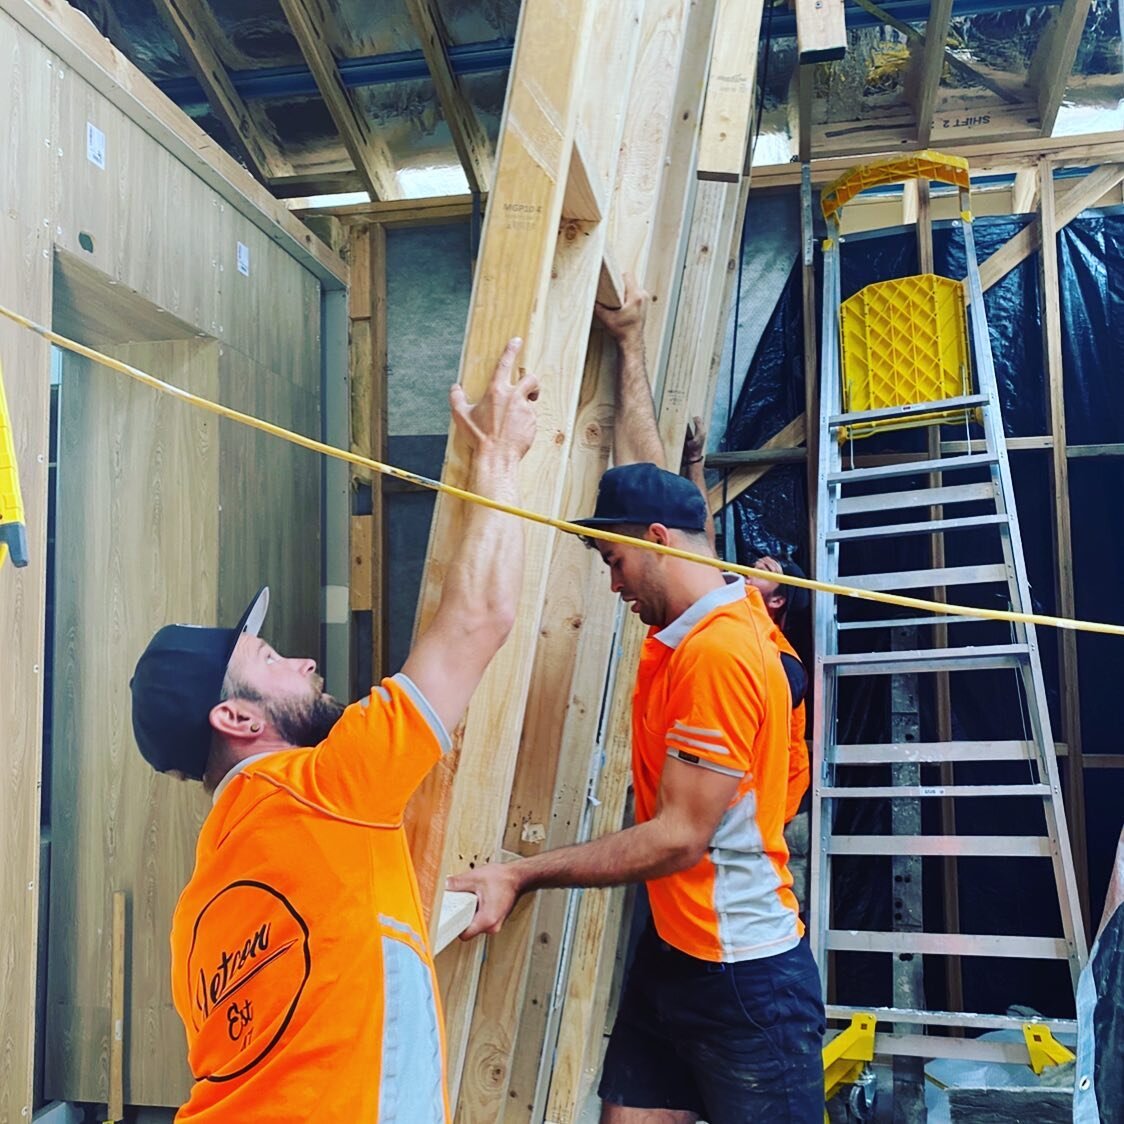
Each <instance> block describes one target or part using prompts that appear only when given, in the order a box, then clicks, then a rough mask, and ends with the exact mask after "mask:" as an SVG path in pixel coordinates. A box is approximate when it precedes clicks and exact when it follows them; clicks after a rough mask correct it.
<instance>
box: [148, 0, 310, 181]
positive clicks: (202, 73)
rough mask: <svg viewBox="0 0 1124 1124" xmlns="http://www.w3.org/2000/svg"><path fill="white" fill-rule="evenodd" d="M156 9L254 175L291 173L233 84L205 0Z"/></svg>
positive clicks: (159, 4)
mask: <svg viewBox="0 0 1124 1124" xmlns="http://www.w3.org/2000/svg"><path fill="white" fill-rule="evenodd" d="M156 10H157V12H158V13H159V14H160V15H161V16H162V17H163V19H164V22H165V23H166V24H167V26H168V27H169V29H170V30H171V32H172V36H173V37H174V38H175V40H176V42H177V43H178V44H179V47H180V53H181V54H182V55H183V56H184V58H185V59H186V60H187V62H188V64H189V65H190V67H191V69H192V71H193V73H194V74H195V77H196V78H197V79H198V81H199V84H200V85H201V86H202V87H203V93H204V94H205V95H206V98H207V103H208V105H210V107H211V110H212V111H213V112H214V114H215V116H216V117H217V118H218V119H219V120H220V121H221V122H222V123H223V125H224V126H225V127H226V131H227V132H228V133H229V134H230V139H231V140H232V141H233V142H234V144H235V145H236V146H237V147H238V149H239V150H240V151H241V153H242V154H243V156H244V157H245V158H246V161H247V163H248V165H249V167H250V170H251V171H252V172H253V173H254V175H256V176H257V177H258V179H260V180H270V179H274V178H276V177H279V176H283V175H286V174H292V167H291V166H290V165H289V163H288V162H287V161H285V160H283V158H282V157H281V154H280V153H279V152H278V151H277V147H276V145H274V144H272V143H271V142H270V141H269V140H268V139H267V138H266V137H265V136H263V135H262V132H261V130H260V129H259V128H258V127H257V125H256V124H255V122H254V119H253V117H252V116H251V114H250V111H249V109H248V108H247V106H246V103H245V102H244V101H243V100H242V95H241V94H240V93H239V92H238V91H237V90H236V89H235V88H234V83H233V82H232V81H231V80H230V75H229V73H227V69H226V67H225V66H224V65H223V62H222V59H221V57H220V56H219V50H218V44H217V43H216V42H215V38H214V35H213V33H212V28H213V22H214V21H213V16H212V15H211V13H210V11H209V10H208V8H207V4H206V2H205V0H156Z"/></svg>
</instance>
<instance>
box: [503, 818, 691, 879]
mask: <svg viewBox="0 0 1124 1124" xmlns="http://www.w3.org/2000/svg"><path fill="white" fill-rule="evenodd" d="M702 853H703V852H702V850H700V849H699V848H698V846H697V845H696V844H694V843H693V842H691V841H689V840H686V839H683V838H680V837H679V836H677V834H676V833H675V832H673V831H669V830H668V828H667V826H666V825H664V824H662V823H661V822H660V820H659V819H658V818H657V819H653V820H649V821H648V822H647V823H642V824H636V825H635V826H634V827H628V828H625V830H624V831H616V832H613V833H612V834H610V835H603V836H601V838H600V839H594V840H592V841H591V842H589V843H578V844H576V845H574V846H572V847H559V848H558V849H557V850H555V851H545V852H544V853H543V854H541V855H535V856H534V857H532V858H529V859H520V860H519V861H518V862H517V863H514V864H512V867H513V868H514V869H513V870H512V873H513V874H514V875H515V876H516V877H517V879H518V883H519V892H520V893H526V892H528V891H530V890H545V889H549V888H551V887H558V886H623V885H626V884H627V883H629V882H643V881H645V880H647V879H650V878H662V877H664V876H665V875H667V874H675V873H676V872H677V871H680V870H686V869H688V868H689V867H692V866H694V865H695V863H696V862H698V861H699V859H700V858H701V857H702Z"/></svg>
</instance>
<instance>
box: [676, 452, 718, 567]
mask: <svg viewBox="0 0 1124 1124" xmlns="http://www.w3.org/2000/svg"><path fill="white" fill-rule="evenodd" d="M681 475H683V476H686V477H687V479H688V480H690V481H691V483H692V484H694V486H695V487H696V488H698V490H699V491H700V492H701V493H702V498H703V501H704V502H705V503H706V537H707V541H708V542H709V543H710V549H711V550H713V549H714V514H713V512H711V510H710V489H709V488H707V486H706V461H705V458H703V457H698V458H697V459H692V460H689V461H685V462H684V463H683V471H682V473H681Z"/></svg>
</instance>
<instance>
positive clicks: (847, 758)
mask: <svg viewBox="0 0 1124 1124" xmlns="http://www.w3.org/2000/svg"><path fill="white" fill-rule="evenodd" d="M828 759H829V760H830V761H832V762H833V763H834V764H836V765H935V764H938V763H941V762H945V761H953V762H955V761H1037V760H1038V750H1037V749H1036V747H1035V745H1034V743H1033V742H1027V741H1022V742H887V743H881V744H873V743H868V744H865V745H837V746H835V748H834V749H833V750H829V757H828Z"/></svg>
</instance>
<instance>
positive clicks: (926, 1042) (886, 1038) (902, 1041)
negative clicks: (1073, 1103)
mask: <svg viewBox="0 0 1124 1124" xmlns="http://www.w3.org/2000/svg"><path fill="white" fill-rule="evenodd" d="M874 1052H875V1054H876V1055H877V1056H878V1057H880V1058H929V1059H932V1058H951V1059H954V1060H955V1061H974V1062H1002V1063H1005V1064H1007V1065H1021V1066H1027V1065H1029V1064H1030V1060H1029V1055H1028V1053H1027V1046H1026V1042H1025V1041H1024V1040H1023V1039H1022V1038H1020V1039H1019V1040H1018V1041H1015V1042H997V1041H996V1040H995V1039H994V1038H982V1037H981V1038H944V1037H941V1036H940V1035H936V1034H875V1036H874ZM1057 1092H1058V1094H1060V1095H1064V1090H1062V1089H1058V1090H1057ZM1045 1095H1046V1094H1044V1096H1045Z"/></svg>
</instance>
